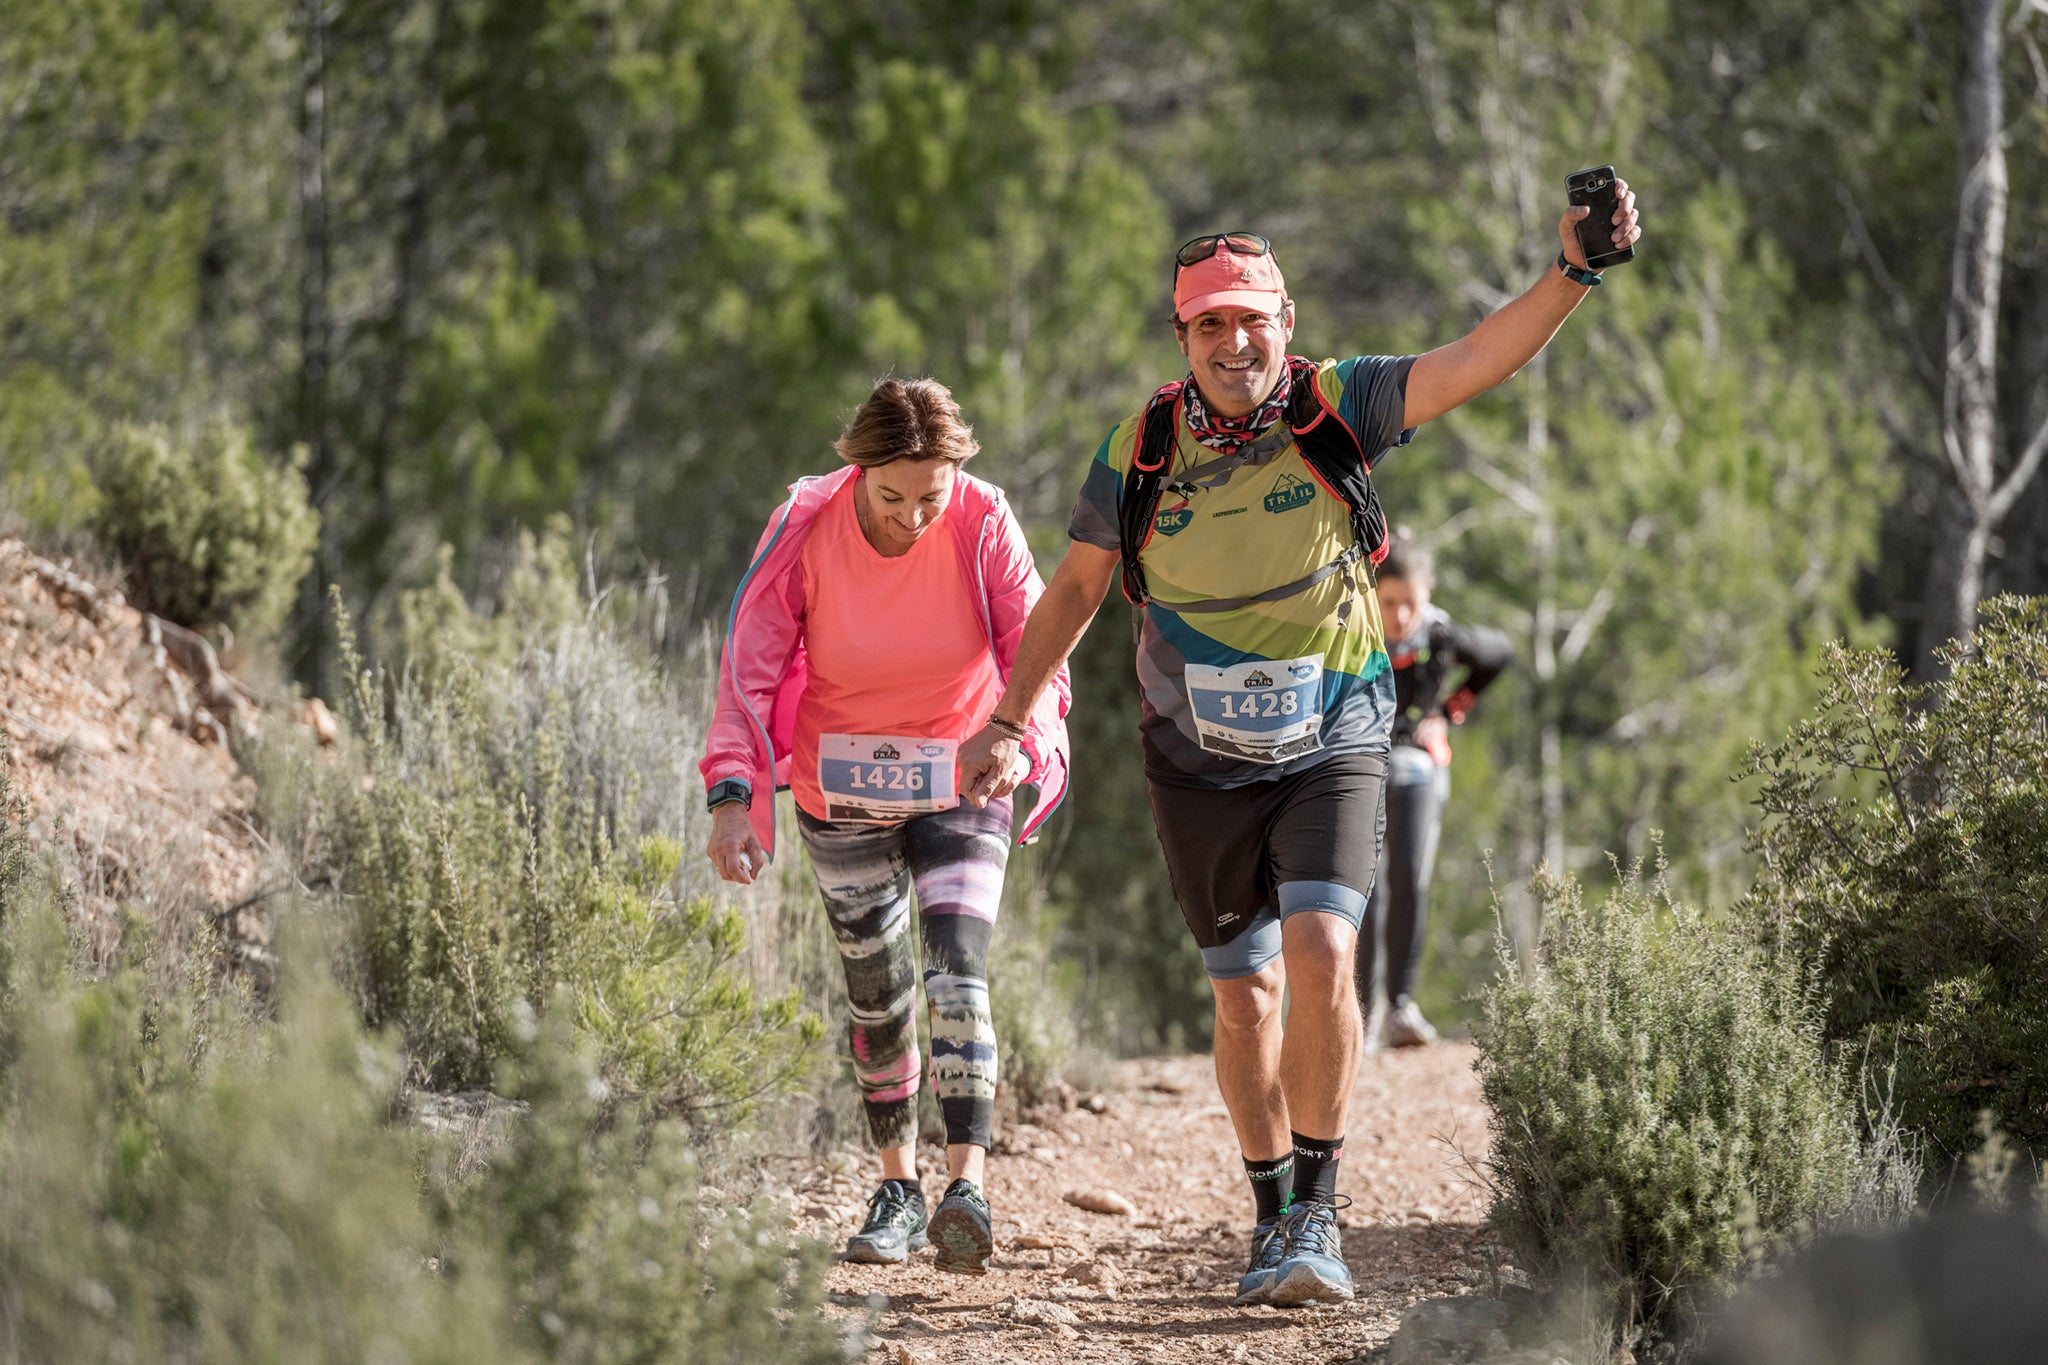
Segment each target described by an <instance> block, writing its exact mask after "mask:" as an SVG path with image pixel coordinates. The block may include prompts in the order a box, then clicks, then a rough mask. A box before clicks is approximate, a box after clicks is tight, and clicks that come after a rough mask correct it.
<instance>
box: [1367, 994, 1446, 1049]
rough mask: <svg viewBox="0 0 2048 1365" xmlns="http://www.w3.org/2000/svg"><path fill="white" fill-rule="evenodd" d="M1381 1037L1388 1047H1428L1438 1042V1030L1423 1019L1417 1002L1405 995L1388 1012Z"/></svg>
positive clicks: (1382, 1026)
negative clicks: (1416, 1005)
mask: <svg viewBox="0 0 2048 1365" xmlns="http://www.w3.org/2000/svg"><path fill="white" fill-rule="evenodd" d="M1380 1036H1381V1037H1382V1038H1384V1039H1385V1040H1386V1044H1387V1046H1388V1047H1428V1046H1429V1045H1430V1044H1431V1043H1433V1042H1435V1041H1436V1030H1435V1029H1433V1028H1431V1027H1430V1024H1429V1020H1427V1019H1425V1018H1423V1017H1422V1011H1421V1010H1419V1009H1417V1008H1416V1007H1415V1002H1414V1001H1413V1000H1410V999H1409V998H1408V997H1407V996H1405V995H1404V996H1402V997H1401V998H1400V999H1399V1000H1396V1001H1395V1002H1394V1007H1393V1008H1392V1009H1390V1010H1388V1011H1387V1018H1386V1022H1385V1023H1384V1024H1383V1025H1381V1035H1380Z"/></svg>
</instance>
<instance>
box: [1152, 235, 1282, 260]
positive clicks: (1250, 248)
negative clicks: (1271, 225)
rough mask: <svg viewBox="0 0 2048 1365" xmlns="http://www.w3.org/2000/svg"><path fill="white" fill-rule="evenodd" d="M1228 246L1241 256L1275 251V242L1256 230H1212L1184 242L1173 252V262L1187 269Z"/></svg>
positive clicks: (1269, 253) (1265, 254) (1267, 253)
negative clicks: (1203, 235) (1205, 234)
mask: <svg viewBox="0 0 2048 1365" xmlns="http://www.w3.org/2000/svg"><path fill="white" fill-rule="evenodd" d="M1226 247H1227V248H1229V249H1230V250H1232V251H1234V252H1236V253H1237V254H1238V255H1240V256H1268V255H1271V254H1272V251H1273V244H1272V243H1271V242H1269V241H1267V240H1266V239H1265V238H1264V237H1261V236H1259V234H1258V233H1256V232H1212V233H1210V234H1209V235H1208V236H1206V237H1197V238H1195V239H1194V240H1193V241H1191V242H1187V243H1185V244H1183V245H1182V247H1181V249H1180V250H1179V251H1176V252H1174V253H1173V263H1174V264H1175V265H1176V266H1178V267H1180V268H1181V269H1186V268H1187V267H1188V266H1191V265H1194V264H1196V263H1197V262H1199V261H1206V260H1208V259H1209V258H1210V257H1211V256H1214V255H1215V254H1216V253H1217V252H1219V251H1222V250H1223V249H1225V248H1226Z"/></svg>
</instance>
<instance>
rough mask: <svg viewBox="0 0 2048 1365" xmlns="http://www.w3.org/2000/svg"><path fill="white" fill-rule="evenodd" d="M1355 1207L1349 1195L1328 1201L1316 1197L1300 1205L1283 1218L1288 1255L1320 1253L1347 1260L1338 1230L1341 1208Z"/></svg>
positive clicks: (1282, 1227) (1281, 1229)
mask: <svg viewBox="0 0 2048 1365" xmlns="http://www.w3.org/2000/svg"><path fill="white" fill-rule="evenodd" d="M1349 1207H1351V1197H1350V1196H1349V1195H1343V1194H1340V1195H1336V1196H1334V1197H1332V1198H1331V1199H1330V1200H1328V1201H1327V1202H1326V1201H1324V1200H1321V1199H1313V1200H1310V1201H1309V1202H1307V1203H1305V1204H1296V1205H1295V1206H1294V1207H1293V1208H1290V1209H1288V1210H1287V1212H1286V1213H1284V1214H1282V1215H1281V1218H1280V1231H1281V1232H1282V1233H1283V1234H1284V1235H1285V1237H1286V1241H1287V1254H1288V1255H1289V1256H1294V1255H1298V1254H1300V1253H1301V1252H1304V1251H1307V1252H1313V1253H1315V1254H1316V1255H1319V1256H1333V1257H1335V1258H1337V1259H1338V1260H1340V1261H1341V1260H1342V1259H1344V1240H1343V1237H1342V1236H1341V1234H1340V1233H1339V1232H1338V1229H1337V1210H1338V1209H1344V1208H1349Z"/></svg>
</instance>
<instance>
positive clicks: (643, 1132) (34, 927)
mask: <svg viewBox="0 0 2048 1365" xmlns="http://www.w3.org/2000/svg"><path fill="white" fill-rule="evenodd" d="M9 937H10V938H11V939H12V940H13V941H14V942H15V944H16V946H17V948H18V951H17V952H15V953H14V954H13V957H14V959H15V962H16V967H15V969H14V970H13V971H11V972H10V974H9V979H8V980H7V981H6V982H5V983H0V1039H5V1040H6V1044H7V1045H6V1046H5V1047H4V1048H0V1207H4V1208H5V1209H6V1210H7V1216H6V1217H5V1218H0V1342H5V1343H6V1349H5V1352H4V1353H5V1354H6V1355H8V1357H9V1358H10V1359H12V1358H20V1359H24V1360H59V1359H63V1360H162V1361H214V1360H296V1361H329V1360H331V1361H336V1362H340V1361H362V1360H412V1361H418V1362H430V1361H449V1362H457V1361H473V1360H493V1361H508V1362H529V1361H532V1362H539V1361H562V1362H584V1361H591V1362H596V1361H628V1360H632V1361H647V1360H675V1361H707V1362H708V1361H729V1362H741V1361H756V1360H770V1359H773V1360H791V1361H799V1362H814V1361H815V1362H824V1361H836V1360H842V1359H844V1358H845V1357H844V1352H843V1350H842V1348H841V1346H840V1343H839V1342H838V1340H837V1338H836V1334H835V1332H834V1330H833V1328H832V1326H831V1325H830V1324H829V1323H828V1322H827V1321H826V1320H825V1319H824V1317H823V1315H822V1313H821V1312H820V1308H821V1306H822V1298H823V1295H822V1291H821V1279H822V1274H823V1269H824V1266H823V1261H824V1256H823V1249H822V1248H821V1247H807V1248H804V1249H802V1250H801V1251H800V1252H798V1253H797V1254H795V1255H794V1256H792V1254H791V1252H792V1249H791V1248H790V1247H789V1246H788V1245H787V1243H786V1241H785V1240H784V1239H783V1238H782V1237H781V1236H779V1235H778V1234H776V1233H775V1232H774V1231H773V1229H772V1228H771V1226H770V1225H769V1224H768V1223H767V1222H765V1221H764V1220H762V1219H761V1218H759V1217H757V1216H755V1215H753V1214H750V1213H748V1212H747V1211H745V1210H739V1209H733V1208H730V1207H728V1206H726V1205H725V1204H724V1203H723V1201H720V1200H718V1199H715V1198H714V1199H708V1200H707V1199H701V1198H700V1197H699V1191H698V1188H697V1184H696V1179H695V1174H694V1164H693V1160H692V1157H691V1155H690V1151H689V1143H688V1137H687V1134H686V1133H685V1132H684V1131H683V1129H682V1128H681V1126H680V1125H679V1124H677V1123H675V1122H674V1121H662V1120H658V1119H643V1118H640V1117H637V1116H636V1115H634V1114H631V1113H628V1114H626V1115H624V1116H616V1115H615V1116H612V1117H610V1118H608V1117H607V1112H608V1111H607V1109H606V1107H605V1106H604V1105H603V1104H602V1103H601V1097H602V1094H603V1088H602V1086H601V1084H600V1083H599V1080H598V1077H597V1076H596V1074H595V1073H594V1071H593V1069H592V1068H591V1066H590V1064H589V1063H588V1062H587V1061H585V1060H584V1059H583V1057H582V1055H581V1054H580V1053H579V1051H578V1050H577V1048H576V1046H575V1045H574V1042H573V1039H572V1037H571V1035H570V1033H569V1031H568V1029H567V1028H566V1027H565V1026H561V1025H557V1026H554V1027H543V1028H541V1029H539V1030H532V1029H529V1030H527V1031H526V1032H525V1034H523V1035H522V1037H521V1038H520V1039H519V1040H517V1041H516V1042H515V1046H514V1049H513V1058H514V1064H513V1065H512V1066H511V1067H509V1068H508V1070H507V1072H506V1074H505V1076H504V1078H503V1083H504V1084H505V1085H506V1087H507V1088H508V1089H509V1090H511V1091H512V1092H513V1093H515V1094H517V1095H518V1096H519V1097H520V1098H521V1100H522V1102H523V1104H524V1106H525V1112H524V1113H523V1114H522V1115H520V1116H519V1117H517V1118H515V1119H513V1120H512V1121H511V1122H510V1123H509V1125H508V1126H507V1128H506V1133H505V1138H504V1141H503V1144H502V1146H501V1147H500V1149H499V1150H498V1151H496V1152H495V1153H494V1154H493V1155H492V1156H491V1158H490V1159H489V1160H488V1162H487V1164H486V1165H485V1166H484V1168H483V1170H482V1172H481V1173H480V1174H478V1175H476V1176H474V1177H473V1178H464V1177H462V1176H460V1175H458V1174H457V1171H458V1168H459V1163H458V1162H457V1161H456V1160H455V1159H454V1158H455V1154H454V1152H453V1150H452V1147H451V1143H450V1140H448V1139H438V1138H434V1137H431V1136H429V1135H427V1134H426V1133H424V1132H422V1131H420V1130H416V1129H413V1128H410V1127H408V1126H405V1125H403V1124H399V1123H394V1121H393V1119H392V1117H391V1116H392V1114H393V1113H394V1111H395V1105H394V1096H395V1093H396V1088H397V1084H398V1078H399V1075H400V1070H399V1066H398V1058H397V1055H396V1053H395V1051H394V1049H393V1048H392V1047H391V1046H390V1045H389V1044H387V1043H384V1042H380V1041H379V1040H377V1039H376V1038H373V1037H371V1036H368V1035H366V1034H364V1033H363V1032H362V1030H361V1028H360V1026H359V1025H358V1024H357V1023H356V1021H355V1019H354V1017H353V1011H352V1010H351V1008H350V1007H349V1005H348V1003H347V1002H346V1000H345V998H344V997H343V996H342V995H341V993H340V992H339V991H337V990H336V989H335V988H334V986H333V985H332V984H331V983H330V982H328V981H325V980H323V979H322V978H320V977H318V976H317V975H312V974H308V973H299V972H293V971H289V970H288V972H287V980H286V985H285V988H284V990H283V993H282V998H281V1000H280V1002H279V1008H278V1011H277V1019H276V1022H275V1023H254V1022H252V1021H251V1019H250V1017H249V1016H248V1015H246V1014H244V1013H243V1012H241V1011H239V1010H238V1009H237V1008H236V1007H235V1006H234V1004H233V1003H232V1002H230V1001H227V1000H224V999H221V998H219V997H218V996H216V995H211V994H209V993H207V992H205V991H197V992H195V991H186V992H181V993H177V994H174V995H172V996H169V997H160V998H156V999H147V998H146V997H145V995H144V991H143V985H142V976H141V974H140V973H139V972H137V971H135V970H132V969H128V970H123V971H120V972H117V973H116V974H115V975H114V976H112V977H111V978H110V979H108V980H104V981H99V982H93V983H80V982H77V981H76V980H74V979H73V978H72V976H71V974H70V972H69V970H68V969H67V967H66V965H65V962H64V951H63V946H62V930H61V928H60V927H59V925H58V923H57V920H56V917H55V916H54V915H49V914H40V915H34V916H30V917H25V918H24V917H18V918H17V919H16V921H15V923H14V924H12V925H11V926H10V934H9ZM296 960H297V959H296V958H294V959H292V961H296ZM288 965H289V964H288ZM557 1013H558V1015H559V1016H566V1015H567V1013H568V1011H567V1010H566V1009H564V1010H561V1011H558V1012H557Z"/></svg>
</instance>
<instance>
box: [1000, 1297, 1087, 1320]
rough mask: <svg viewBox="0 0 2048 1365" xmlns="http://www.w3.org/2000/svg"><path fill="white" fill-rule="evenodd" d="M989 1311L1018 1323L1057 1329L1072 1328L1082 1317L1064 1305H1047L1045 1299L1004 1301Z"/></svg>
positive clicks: (1009, 1299)
mask: <svg viewBox="0 0 2048 1365" xmlns="http://www.w3.org/2000/svg"><path fill="white" fill-rule="evenodd" d="M989 1311H990V1312H992V1313H997V1314H1000V1315H1001V1316H1003V1317H1006V1318H1014V1319H1016V1320H1017V1321H1018V1322H1035V1323H1037V1324H1038V1325H1039V1326H1041V1327H1057V1326H1059V1325H1061V1324H1062V1323H1064V1324H1065V1325H1066V1326H1068V1327H1072V1326H1073V1325H1074V1324H1075V1323H1077V1322H1079V1321H1080V1320H1081V1315H1080V1314H1078V1313H1076V1312H1075V1311H1074V1310H1073V1309H1071V1308H1069V1307H1067V1306H1066V1305H1065V1304H1062V1303H1047V1302H1046V1301H1044V1300H1043V1299H1018V1298H1008V1299H1002V1300H999V1301H998V1302H996V1303H994V1304H991V1305H990V1307H989Z"/></svg>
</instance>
